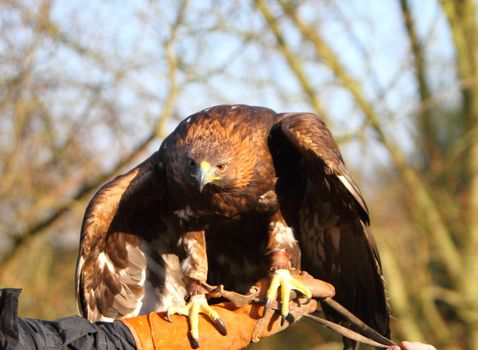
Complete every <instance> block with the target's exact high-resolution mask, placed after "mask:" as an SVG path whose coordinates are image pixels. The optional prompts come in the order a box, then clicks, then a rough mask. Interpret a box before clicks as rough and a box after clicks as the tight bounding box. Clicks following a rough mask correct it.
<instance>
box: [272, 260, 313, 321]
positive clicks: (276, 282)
mask: <svg viewBox="0 0 478 350" xmlns="http://www.w3.org/2000/svg"><path fill="white" fill-rule="evenodd" d="M279 287H280V288H281V295H280V298H281V300H280V301H281V315H282V318H281V325H283V324H284V321H285V319H286V317H287V315H288V314H289V299H290V292H291V290H292V289H295V290H297V291H299V292H300V293H302V294H303V295H304V296H305V297H306V298H307V299H310V298H312V291H311V290H310V289H309V288H307V287H306V286H305V285H304V284H303V283H302V282H300V281H299V280H297V279H295V278H294V277H293V276H292V275H291V274H290V271H289V270H287V269H277V270H275V271H274V272H273V274H272V278H271V284H270V286H269V289H268V290H267V294H266V305H265V308H264V315H265V313H266V310H267V309H268V307H269V305H270V303H271V302H272V300H275V299H276V298H277V288H279Z"/></svg>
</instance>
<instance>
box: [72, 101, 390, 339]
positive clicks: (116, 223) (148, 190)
mask: <svg viewBox="0 0 478 350" xmlns="http://www.w3.org/2000/svg"><path fill="white" fill-rule="evenodd" d="M294 270H295V271H300V270H305V271H307V272H309V273H310V274H312V275H313V276H315V277H318V278H320V279H323V280H325V281H327V282H329V283H331V284H333V285H334V286H335V288H336V300H337V301H338V302H340V303H342V304H343V305H344V306H345V307H347V308H348V309H349V310H350V311H352V312H353V313H355V314H356V315H357V316H358V317H359V318H361V319H362V320H363V321H365V322H366V323H368V324H369V325H370V326H371V327H373V328H375V329H376V330H378V331H379V332H380V333H382V334H384V335H388V333H389V310H388V306H387V302H386V296H385V291H384V285H383V279H382V271H381V264H380V258H379V254H378V251H377V247H376V244H375V241H374V237H373V234H372V231H371V229H370V226H369V216H368V209H367V206H366V204H365V201H364V200H363V198H362V196H361V194H360V190H359V188H358V187H357V185H356V183H355V182H354V180H353V179H352V177H351V176H350V174H349V172H348V170H347V169H346V167H345V165H344V162H343V160H342V156H341V154H340V151H339V149H338V146H337V144H336V142H335V141H334V140H333V138H332V135H331V133H330V131H329V130H328V129H327V127H326V125H325V124H324V122H323V121H322V120H321V119H320V117H318V116H317V115H315V114H312V113H276V112H274V111H273V110H271V109H268V108H263V107H252V106H247V105H221V106H215V107H211V108H207V109H205V110H203V111H200V112H198V113H196V114H193V115H191V116H189V117H188V118H186V119H185V120H183V121H182V122H181V123H180V124H179V125H178V126H177V128H176V130H174V132H172V133H171V134H170V135H169V136H168V137H167V138H166V139H165V140H164V141H163V143H162V144H161V147H160V149H159V150H158V151H157V152H155V153H154V154H153V155H152V156H150V157H149V158H148V159H147V160H145V161H144V162H143V163H141V164H140V165H138V166H137V167H135V168H133V169H132V170H130V171H128V172H127V173H125V174H123V175H120V176H118V177H116V178H115V179H114V180H112V181H110V182H109V183H107V184H106V185H104V186H103V187H102V188H101V189H100V190H99V191H98V192H97V193H96V194H95V195H94V197H93V199H92V200H91V202H90V203H89V205H88V207H87V209H86V213H85V217H84V221H83V225H82V232H81V245H80V252H79V259H78V264H77V283H76V285H77V300H78V307H79V310H80V311H81V313H82V315H83V316H85V317H87V318H88V319H90V320H92V321H97V320H113V319H118V318H125V317H132V316H136V315H138V314H144V313H148V312H150V311H165V310H168V312H173V313H174V312H179V313H183V314H187V315H188V316H190V317H191V337H192V341H193V344H195V345H196V346H197V342H198V331H197V325H196V324H197V314H198V312H204V313H206V314H208V316H209V317H210V318H211V319H212V320H214V321H215V322H216V325H217V326H218V328H219V329H220V330H221V331H222V332H223V333H225V332H226V330H225V327H224V325H223V324H222V321H221V320H220V319H218V318H217V317H218V316H217V315H215V314H214V313H213V312H211V310H212V309H211V308H209V306H208V304H207V300H206V298H205V295H204V290H203V289H202V283H204V282H206V281H207V282H208V283H212V284H223V285H224V286H225V288H227V289H232V290H235V291H239V292H244V291H247V290H248V289H249V287H250V286H251V284H252V283H254V282H255V281H257V280H258V279H260V278H262V277H264V276H267V275H268V274H270V276H271V279H272V282H271V287H270V289H269V293H268V299H273V298H275V297H276V293H277V289H278V288H279V286H280V291H281V298H282V299H281V301H282V311H281V312H282V317H283V318H284V317H285V316H286V315H287V313H288V299H289V296H288V293H289V291H290V290H291V289H297V290H298V291H300V292H302V293H303V294H305V295H310V294H309V293H310V292H309V290H308V289H307V288H305V287H304V286H303V285H302V284H301V283H300V282H298V281H297V280H296V279H294V277H293V274H291V273H290V271H294ZM185 299H186V301H185ZM328 316H329V317H331V318H334V315H333V314H332V313H329V315H328Z"/></svg>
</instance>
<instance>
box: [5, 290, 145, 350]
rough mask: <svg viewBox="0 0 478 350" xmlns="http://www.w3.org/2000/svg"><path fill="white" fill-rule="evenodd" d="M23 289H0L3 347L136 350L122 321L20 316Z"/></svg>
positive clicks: (77, 317) (75, 317)
mask: <svg viewBox="0 0 478 350" xmlns="http://www.w3.org/2000/svg"><path fill="white" fill-rule="evenodd" d="M20 292H21V290H20V289H13V288H6V289H0V349H12V350H13V349H15V350H17V349H19V350H20V349H25V350H26V349H28V350H30V349H78V350H87V349H88V350H89V349H98V350H104V349H105V350H106V349H107V350H113V349H119V350H134V349H136V347H135V343H134V339H133V336H132V335H131V333H130V331H129V330H128V328H127V327H126V326H125V325H124V324H123V323H122V322H96V323H91V322H89V321H88V320H86V319H84V318H82V317H79V316H71V317H65V318H61V319H58V320H55V321H45V320H37V319H29V318H19V317H18V316H17V313H18V297H19V295H20Z"/></svg>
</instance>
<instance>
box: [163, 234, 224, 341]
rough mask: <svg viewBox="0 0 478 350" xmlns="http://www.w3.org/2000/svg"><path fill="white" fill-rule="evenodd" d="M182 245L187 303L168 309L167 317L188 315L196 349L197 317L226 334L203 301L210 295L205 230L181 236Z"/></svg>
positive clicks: (213, 312) (214, 313)
mask: <svg viewBox="0 0 478 350" xmlns="http://www.w3.org/2000/svg"><path fill="white" fill-rule="evenodd" d="M181 245H182V247H183V248H184V251H185V253H186V259H184V261H183V262H182V264H181V268H182V270H183V272H184V274H185V275H186V276H187V278H188V279H189V288H188V292H189V301H188V303H187V304H186V305H185V306H171V307H169V308H168V310H167V313H166V316H167V317H168V320H169V321H171V317H170V316H171V315H172V314H181V315H184V316H187V317H188V318H189V322H190V326H191V328H190V336H191V346H192V347H193V348H197V347H199V326H198V324H199V314H200V313H202V314H205V315H206V316H207V317H208V318H209V319H210V320H211V321H212V322H213V324H214V325H215V327H216V329H217V330H218V331H219V333H221V334H222V335H226V334H227V330H226V326H225V325H224V322H223V321H222V319H221V318H220V317H219V315H218V313H217V312H216V311H214V309H212V308H211V307H210V306H209V304H208V302H207V299H206V294H207V293H208V292H210V290H209V289H208V288H206V280H207V270H208V262H207V254H206V238H205V232H204V231H190V232H186V233H184V234H183V235H182V237H181Z"/></svg>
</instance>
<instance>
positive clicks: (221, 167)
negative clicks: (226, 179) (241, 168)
mask: <svg viewBox="0 0 478 350" xmlns="http://www.w3.org/2000/svg"><path fill="white" fill-rule="evenodd" d="M216 170H217V171H218V172H220V173H223V172H224V171H225V170H226V164H223V163H221V164H217V165H216Z"/></svg>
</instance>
